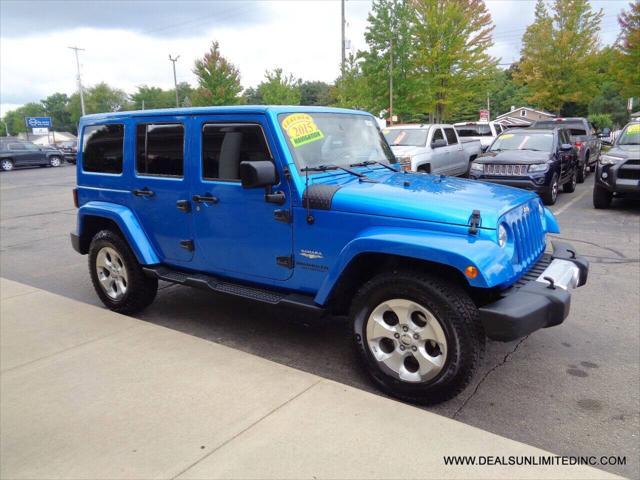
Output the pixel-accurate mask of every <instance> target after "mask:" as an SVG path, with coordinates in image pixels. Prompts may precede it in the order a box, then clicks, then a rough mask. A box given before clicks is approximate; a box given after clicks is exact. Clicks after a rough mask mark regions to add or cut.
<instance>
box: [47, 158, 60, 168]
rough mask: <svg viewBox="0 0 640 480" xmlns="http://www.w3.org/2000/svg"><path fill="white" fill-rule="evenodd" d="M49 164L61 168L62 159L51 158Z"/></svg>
mask: <svg viewBox="0 0 640 480" xmlns="http://www.w3.org/2000/svg"><path fill="white" fill-rule="evenodd" d="M49 164H50V165H51V166H52V167H59V166H60V158H59V157H51V158H50V159H49Z"/></svg>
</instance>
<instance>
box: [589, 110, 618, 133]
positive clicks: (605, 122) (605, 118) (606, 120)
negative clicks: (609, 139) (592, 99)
mask: <svg viewBox="0 0 640 480" xmlns="http://www.w3.org/2000/svg"><path fill="white" fill-rule="evenodd" d="M589 121H590V122H591V124H592V125H593V126H594V127H595V128H596V130H598V131H599V132H600V131H602V129H603V128H609V129H610V128H613V120H612V119H611V115H608V114H606V113H594V114H591V115H589Z"/></svg>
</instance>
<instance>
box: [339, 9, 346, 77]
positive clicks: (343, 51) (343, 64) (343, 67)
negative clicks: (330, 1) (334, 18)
mask: <svg viewBox="0 0 640 480" xmlns="http://www.w3.org/2000/svg"><path fill="white" fill-rule="evenodd" d="M344 2H345V0H342V1H341V6H342V63H341V64H340V65H341V69H340V71H341V72H342V77H343V78H344V69H345V63H346V61H347V53H346V50H347V41H346V40H345V33H344V32H345V18H344Z"/></svg>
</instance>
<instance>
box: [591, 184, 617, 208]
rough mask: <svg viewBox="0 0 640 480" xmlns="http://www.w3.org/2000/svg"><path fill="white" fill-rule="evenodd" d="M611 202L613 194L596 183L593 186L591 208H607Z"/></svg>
mask: <svg viewBox="0 0 640 480" xmlns="http://www.w3.org/2000/svg"><path fill="white" fill-rule="evenodd" d="M612 200H613V193H611V192H610V191H609V190H607V189H606V188H604V187H601V186H600V185H598V184H597V183H596V184H595V185H594V186H593V206H594V208H598V209H600V208H609V207H610V206H611V201H612Z"/></svg>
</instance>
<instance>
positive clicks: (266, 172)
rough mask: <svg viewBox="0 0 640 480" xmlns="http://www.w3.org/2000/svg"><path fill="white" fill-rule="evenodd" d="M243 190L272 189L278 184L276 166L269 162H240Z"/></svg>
mask: <svg viewBox="0 0 640 480" xmlns="http://www.w3.org/2000/svg"><path fill="white" fill-rule="evenodd" d="M240 181H241V182H242V187H243V188H258V187H270V186H271V185H274V184H275V183H277V175H276V166H275V165H274V164H273V162H269V161H264V160H261V161H255V162H240Z"/></svg>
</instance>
